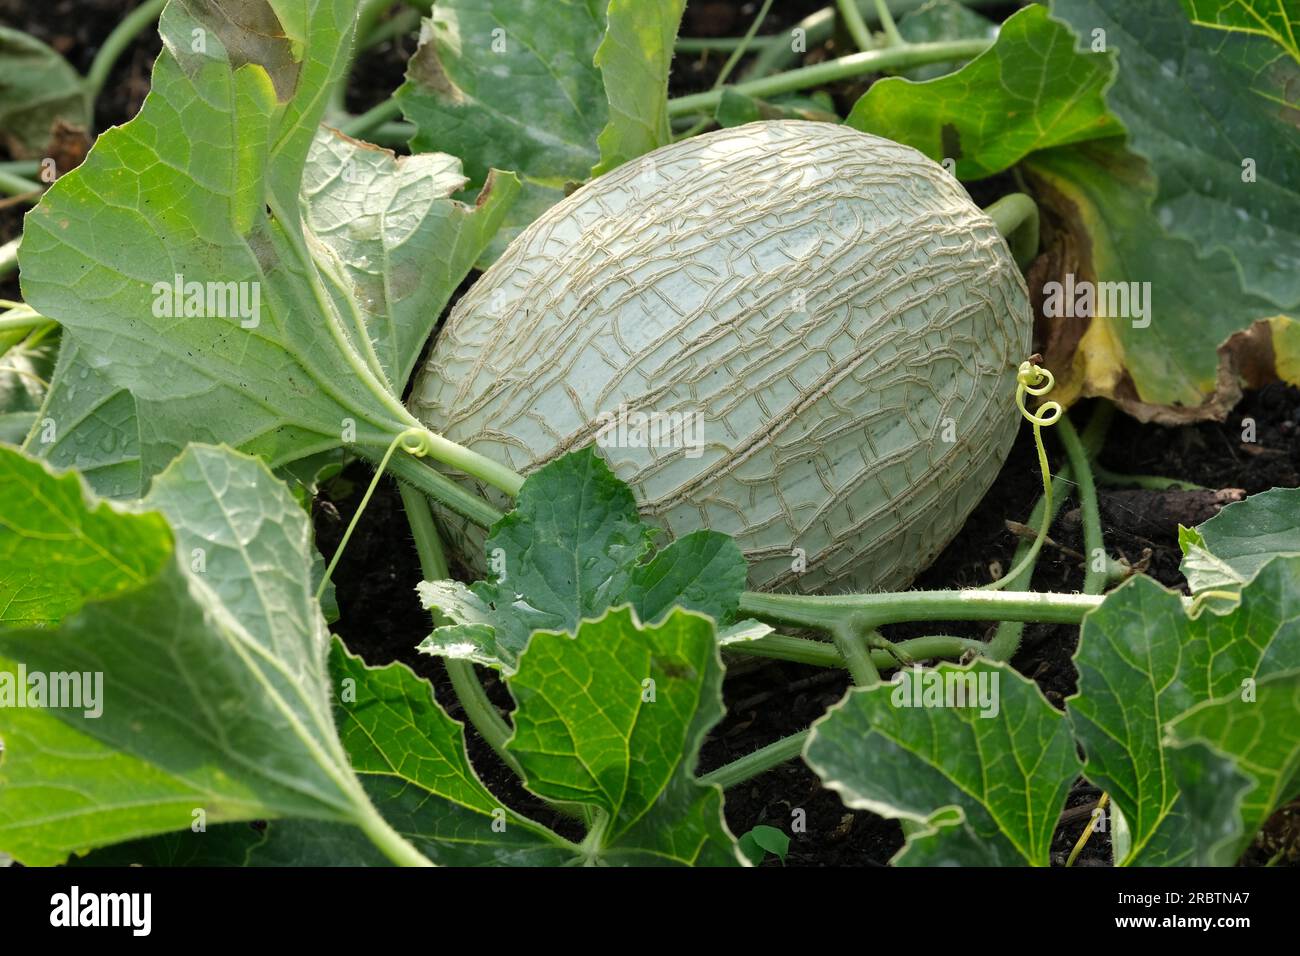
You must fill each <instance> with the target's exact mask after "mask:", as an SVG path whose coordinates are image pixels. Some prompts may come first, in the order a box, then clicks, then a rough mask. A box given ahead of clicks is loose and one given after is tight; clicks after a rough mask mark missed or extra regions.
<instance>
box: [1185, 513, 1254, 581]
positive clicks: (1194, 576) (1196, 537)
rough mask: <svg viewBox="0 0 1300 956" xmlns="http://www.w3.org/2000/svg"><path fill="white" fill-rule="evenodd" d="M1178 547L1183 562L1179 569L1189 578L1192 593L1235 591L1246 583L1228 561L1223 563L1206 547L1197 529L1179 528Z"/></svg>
mask: <svg viewBox="0 0 1300 956" xmlns="http://www.w3.org/2000/svg"><path fill="white" fill-rule="evenodd" d="M1178 547H1179V549H1180V550H1182V552H1183V560H1182V562H1181V563H1180V564H1179V565H1178V569H1179V570H1180V571H1182V572H1183V577H1185V578H1187V583H1188V584H1189V585H1190V586H1191V589H1192V593H1193V594H1197V593H1199V592H1201V591H1205V590H1208V589H1214V590H1221V589H1231V590H1233V591H1235V590H1236V589H1237V588H1239V587H1240V586H1241V585H1242V584H1243V583H1244V581H1245V579H1244V578H1243V577H1242V576H1241V575H1240V574H1238V573H1237V572H1236V571H1235V570H1234V569H1233V567H1232V565H1230V564H1228V562H1226V561H1221V560H1219V559H1218V558H1216V557H1215V556H1214V555H1213V554H1211V553H1210V551H1209V549H1208V548H1206V547H1205V538H1204V537H1203V536H1202V535H1201V533H1200V532H1199V531H1197V530H1196V529H1195V528H1185V527H1183V526H1182V525H1179V526H1178Z"/></svg>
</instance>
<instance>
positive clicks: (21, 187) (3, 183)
mask: <svg viewBox="0 0 1300 956" xmlns="http://www.w3.org/2000/svg"><path fill="white" fill-rule="evenodd" d="M44 189H45V187H44V186H42V185H41V184H40V183H37V182H33V181H32V180H30V179H24V178H23V177H22V176H19V175H17V174H15V173H9V172H5V171H4V170H3V169H0V193H4V194H5V195H6V196H21V197H29V196H30V197H32V200H31V201H35V197H36V196H39V195H40V194H41V193H42V192H43V191H44Z"/></svg>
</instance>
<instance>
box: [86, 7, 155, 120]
mask: <svg viewBox="0 0 1300 956" xmlns="http://www.w3.org/2000/svg"><path fill="white" fill-rule="evenodd" d="M166 3H167V0H146V2H144V3H142V4H140V6H138V7H136V8H135V9H134V10H132V11H131V12H130V13H128V14H127V15H126V16H125V17H123V18H122V22H121V23H119V24H118V25H117V26H116V27H114V28H113V32H112V33H110V34H109V35H108V37H107V38H106V39H105V40H104V45H103V46H101V47H100V48H99V52H98V53H96V54H95V59H94V60H93V61H91V64H90V70H89V72H87V73H86V80H85V87H84V89H85V93H86V102H87V103H88V104H89V105H90V106H91V108H92V109H93V107H94V105H95V100H97V99H99V94H100V93H102V92H103V90H104V84H105V83H106V82H108V74H109V73H111V72H112V71H113V66H114V64H116V63H117V61H118V58H119V57H121V55H122V54H123V53H124V52H125V51H126V48H127V47H129V46H130V45H131V44H132V43H133V42H134V41H135V38H136V37H137V36H138V35H139V34H140V33H141V31H143V30H144V29H145V28H147V27H148V26H149V25H150V24H151V23H153V22H154V21H155V20H157V19H158V16H159V14H161V13H162V10H163V7H164V6H165V5H166Z"/></svg>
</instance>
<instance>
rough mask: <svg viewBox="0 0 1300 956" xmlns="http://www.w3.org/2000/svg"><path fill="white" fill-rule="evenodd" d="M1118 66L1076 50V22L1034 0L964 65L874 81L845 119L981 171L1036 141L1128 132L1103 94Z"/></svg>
mask: <svg viewBox="0 0 1300 956" xmlns="http://www.w3.org/2000/svg"><path fill="white" fill-rule="evenodd" d="M1112 70H1113V64H1112V63H1111V62H1110V59H1109V58H1108V57H1105V56H1098V55H1094V54H1088V53H1077V52H1075V49H1074V35H1073V34H1072V33H1071V32H1070V30H1069V29H1068V28H1067V27H1065V26H1063V25H1062V24H1060V23H1057V22H1056V21H1054V20H1052V19H1050V18H1049V17H1048V15H1047V11H1046V10H1045V9H1044V8H1042V7H1038V6H1031V7H1027V8H1025V9H1024V10H1020V11H1018V12H1017V13H1015V14H1014V15H1012V16H1011V17H1009V18H1008V19H1007V21H1006V22H1005V23H1003V24H1002V28H1001V30H1000V31H999V32H998V38H997V41H996V42H995V43H994V44H993V46H992V47H991V48H990V49H988V50H986V51H985V52H984V53H982V54H980V55H979V56H977V57H976V58H975V59H974V60H972V61H971V62H970V63H968V64H967V65H966V66H964V67H962V68H961V69H960V70H958V71H957V72H956V73H951V74H949V75H947V76H944V77H941V78H939V79H934V80H929V81H927V82H924V83H914V82H912V81H911V80H906V79H902V78H900V77H888V78H886V79H883V80H879V81H877V82H876V83H873V84H872V86H871V89H869V90H868V91H867V92H866V93H865V94H864V95H863V96H862V98H861V99H859V100H858V102H857V104H856V105H855V106H854V107H853V111H852V112H851V113H850V114H849V118H848V119H847V120H845V123H847V124H848V125H849V126H852V127H853V128H855V129H860V130H862V131H863V132H865V133H875V134H877V135H879V136H884V137H886V138H888V139H892V140H895V141H897V142H900V143H906V144H907V145H908V146H912V147H915V148H916V149H918V150H920V151H921V152H922V153H925V155H927V156H929V157H930V158H931V159H933V160H936V161H940V160H943V159H945V158H950V159H954V160H956V174H957V175H958V176H959V177H960V178H962V179H979V178H981V177H983V176H990V175H992V174H993V173H996V172H1000V171H1001V170H1003V169H1006V168H1007V167H1009V166H1012V165H1014V164H1015V163H1017V162H1019V161H1020V160H1021V159H1023V158H1024V157H1025V156H1027V155H1029V154H1030V153H1032V152H1034V151H1036V150H1040V149H1047V148H1049V147H1052V146H1060V145H1062V144H1065V143H1077V142H1080V141H1083V140H1089V139H1097V138H1100V137H1105V136H1113V135H1115V134H1116V133H1118V132H1120V131H1121V130H1120V127H1119V126H1118V125H1117V124H1116V123H1115V121H1114V119H1113V118H1112V117H1111V116H1110V114H1109V113H1108V111H1107V109H1106V104H1105V102H1104V100H1103V99H1102V90H1103V89H1104V88H1105V86H1106V84H1107V83H1108V82H1109V80H1110V78H1111V74H1112Z"/></svg>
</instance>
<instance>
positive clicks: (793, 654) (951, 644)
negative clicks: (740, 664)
mask: <svg viewBox="0 0 1300 956" xmlns="http://www.w3.org/2000/svg"><path fill="white" fill-rule="evenodd" d="M984 647H985V645H984V644H983V643H982V642H981V641H976V640H972V639H971V638H968V637H953V636H952V635H950V634H927V635H926V636H924V637H912V638H908V639H907V640H905V641H898V642H897V643H894V644H892V645H891V647H890V649H888V650H887V649H884V648H879V647H877V648H872V649H871V663H872V664H874V665H875V666H876V668H877V669H878V670H884V669H888V668H890V667H896V666H897V665H898V661H899V658H902V659H903V660H904V661H923V660H930V659H935V658H942V659H953V660H956V659H957V658H959V657H961V656H962V655H963V654H965V653H967V652H968V651H975V652H977V653H978V652H981V651H983V650H984ZM723 650H724V651H728V652H730V653H732V654H744V655H747V656H750V657H768V658H771V659H773V660H780V661H791V662H792V663H795V664H812V665H813V666H815V667H844V666H846V665H845V663H844V657H843V655H841V654H840V652H839V650H838V649H837V648H836V646H835V645H834V644H829V643H827V642H825V641H812V640H809V639H808V638H806V637H792V636H790V635H788V634H768V635H767V636H766V637H759V638H756V639H754V640H752V641H737V642H736V643H734V644H728V645H726V646H725V647H723Z"/></svg>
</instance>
